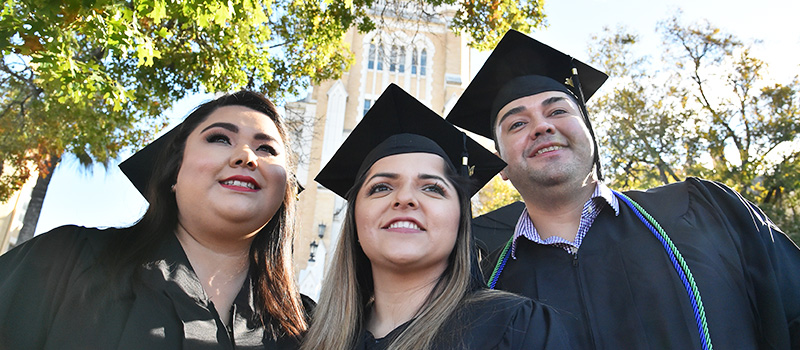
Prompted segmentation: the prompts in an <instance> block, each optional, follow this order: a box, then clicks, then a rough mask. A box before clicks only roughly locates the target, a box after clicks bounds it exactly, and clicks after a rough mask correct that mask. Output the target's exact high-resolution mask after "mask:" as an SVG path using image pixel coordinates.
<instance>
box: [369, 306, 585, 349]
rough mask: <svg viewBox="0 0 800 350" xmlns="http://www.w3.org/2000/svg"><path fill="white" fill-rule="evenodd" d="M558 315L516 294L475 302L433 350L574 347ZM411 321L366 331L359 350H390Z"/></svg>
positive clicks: (447, 326) (449, 325)
mask: <svg viewBox="0 0 800 350" xmlns="http://www.w3.org/2000/svg"><path fill="white" fill-rule="evenodd" d="M483 293H485V292H483ZM557 317H560V316H559V315H558V314H557V313H556V312H554V311H553V309H551V308H549V307H545V306H542V304H539V303H534V302H532V301H531V300H530V299H528V298H523V297H520V296H517V295H512V294H505V295H503V296H500V297H495V298H492V299H482V300H478V301H474V302H471V303H467V304H466V305H465V306H464V307H463V308H462V309H461V310H460V313H459V314H458V315H457V316H456V317H453V318H452V319H451V320H449V321H448V322H447V323H445V325H444V327H443V329H445V330H446V331H445V332H444V333H442V334H441V335H440V336H438V337H437V338H435V340H434V344H433V347H432V349H434V350H449V349H463V350H468V349H472V350H503V349H570V347H569V346H568V340H567V334H566V333H565V332H564V329H563V328H562V327H561V323H560V322H557V321H554V318H557ZM411 322H412V321H408V322H406V323H404V324H402V325H400V326H399V327H397V328H395V329H394V330H392V331H391V332H390V333H389V334H387V335H386V336H385V337H383V338H380V339H375V337H373V336H372V333H370V332H369V331H366V330H362V331H361V334H360V336H359V341H358V344H357V345H356V347H355V349H356V350H384V349H387V348H388V347H389V345H390V344H391V342H392V340H393V339H395V338H396V337H397V336H399V335H400V333H402V332H403V331H404V330H405V329H406V327H408V325H409V324H410V323H411Z"/></svg>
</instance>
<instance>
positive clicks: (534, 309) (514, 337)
mask: <svg viewBox="0 0 800 350" xmlns="http://www.w3.org/2000/svg"><path fill="white" fill-rule="evenodd" d="M459 316H460V317H459V319H458V324H459V325H461V327H462V331H463V332H464V333H463V336H462V337H463V339H464V341H465V343H466V344H469V345H470V346H469V348H472V349H496V348H511V349H528V348H536V349H543V348H566V347H560V345H558V344H566V334H565V333H564V329H563V325H562V323H561V320H560V317H559V316H558V313H557V312H556V311H554V310H553V309H552V308H550V307H549V306H546V305H544V304H542V303H539V302H537V301H534V300H531V299H530V298H526V297H523V296H519V295H516V294H512V293H508V292H501V291H495V290H482V291H477V292H475V293H473V294H472V295H471V296H469V297H468V300H467V301H466V302H465V305H464V308H463V311H462V312H461V313H459ZM553 345H556V346H555V347H553Z"/></svg>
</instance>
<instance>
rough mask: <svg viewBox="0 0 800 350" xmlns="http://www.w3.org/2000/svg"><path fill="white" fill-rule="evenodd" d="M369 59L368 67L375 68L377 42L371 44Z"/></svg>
mask: <svg viewBox="0 0 800 350" xmlns="http://www.w3.org/2000/svg"><path fill="white" fill-rule="evenodd" d="M368 57H369V58H368V61H367V69H374V68H375V44H369V56H368Z"/></svg>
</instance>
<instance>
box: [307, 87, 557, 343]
mask: <svg viewBox="0 0 800 350" xmlns="http://www.w3.org/2000/svg"><path fill="white" fill-rule="evenodd" d="M504 166H505V163H503V162H502V161H500V160H499V158H497V157H496V156H494V155H493V154H491V153H490V152H489V151H487V150H486V149H484V148H483V147H482V146H480V145H479V144H477V143H476V142H474V141H473V140H471V139H469V138H468V137H466V135H464V134H463V133H462V132H460V131H458V130H457V129H455V128H454V127H453V126H452V125H450V124H448V123H447V122H445V121H444V120H443V119H442V118H441V117H439V116H438V115H436V113H435V112H433V111H431V110H430V109H428V108H427V107H425V106H424V105H423V104H422V103H420V102H419V101H417V100H416V99H414V98H413V97H411V96H410V95H408V94H407V93H406V92H405V91H403V90H402V89H400V88H399V87H397V86H396V85H390V86H389V88H387V90H386V91H385V92H384V93H383V95H381V97H380V98H379V99H378V100H377V101H376V103H375V105H374V106H373V107H372V108H370V111H369V112H368V113H367V115H366V116H365V117H364V118H363V119H362V120H361V122H360V123H359V124H358V126H357V127H356V128H355V129H354V130H353V131H352V133H351V134H350V136H349V137H348V138H347V140H346V141H345V142H344V144H342V146H341V147H340V148H339V150H338V151H337V152H336V154H335V155H334V156H333V158H331V160H330V162H329V163H328V164H327V165H326V166H325V168H324V169H323V170H322V171H321V172H320V174H319V175H318V176H317V178H316V180H317V181H318V182H319V183H321V184H322V185H323V186H325V187H327V188H328V189H330V190H331V191H333V192H335V193H337V194H338V195H340V196H342V197H344V198H346V199H347V201H348V208H347V214H346V217H345V221H344V224H343V228H342V233H341V235H340V236H339V240H338V243H337V245H336V248H335V250H334V255H333V259H332V261H331V266H330V268H329V270H328V272H327V275H326V277H325V281H324V282H323V286H322V293H321V295H320V300H319V306H318V307H317V308H316V310H315V311H314V317H313V320H312V324H311V327H310V328H309V332H308V335H307V336H306V338H305V339H304V343H303V347H302V349H308V350H311V349H314V350H319V349H330V350H333V349H336V350H340V349H380V350H382V349H476V350H477V349H480V350H484V349H567V348H568V345H567V337H566V334H564V331H563V329H562V327H561V324H560V322H559V320H558V319H557V316H556V315H555V313H554V311H553V310H551V309H549V308H547V307H545V306H543V305H541V304H539V303H537V302H534V301H532V300H530V299H527V298H524V297H520V296H516V295H513V294H509V293H505V292H497V291H489V290H487V289H486V288H485V286H484V284H483V283H482V277H481V275H480V271H479V270H478V267H477V259H476V257H475V246H474V243H473V241H472V237H471V234H470V232H469V223H470V204H469V198H470V196H471V195H472V194H474V193H475V192H476V191H477V190H478V189H480V187H482V186H483V184H485V183H486V182H487V181H488V180H489V179H491V178H492V177H493V176H494V175H495V174H496V173H497V172H499V171H500V170H501V169H502V168H503V167H504ZM331 325H335V327H331Z"/></svg>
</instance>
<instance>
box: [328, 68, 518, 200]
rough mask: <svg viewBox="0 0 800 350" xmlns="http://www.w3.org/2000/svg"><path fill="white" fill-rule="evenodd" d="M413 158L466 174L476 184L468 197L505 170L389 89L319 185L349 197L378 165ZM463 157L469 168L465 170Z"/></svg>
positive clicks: (471, 142)
mask: <svg viewBox="0 0 800 350" xmlns="http://www.w3.org/2000/svg"><path fill="white" fill-rule="evenodd" d="M415 152H422V153H433V154H438V155H439V156H441V157H442V158H444V159H445V160H447V161H449V162H450V163H451V164H452V165H453V166H454V167H455V169H457V170H459V169H462V168H464V169H468V170H466V171H467V172H468V174H465V176H468V177H469V178H470V179H471V180H472V181H471V188H469V189H466V190H467V194H468V195H469V196H470V197H471V196H472V195H473V194H475V192H477V191H478V190H480V189H481V187H483V185H484V184H486V182H488V181H489V180H490V179H491V178H492V177H493V176H494V175H495V174H497V173H498V172H500V170H502V169H503V168H504V167H505V166H506V164H505V163H504V162H503V161H502V160H500V158H498V157H497V156H495V155H494V154H492V153H491V152H489V151H488V150H487V149H486V148H484V147H483V146H481V145H480V144H478V143H477V142H475V141H474V140H472V139H471V138H469V137H468V136H466V134H464V133H463V132H461V131H459V130H458V129H456V128H455V127H454V126H453V125H451V124H450V123H448V122H447V121H445V120H444V119H443V118H442V117H441V116H439V115H438V114H436V112H434V111H432V110H431V109H430V108H428V107H426V106H425V105H423V104H422V103H421V102H419V101H418V100H417V99H416V98H414V97H413V96H411V95H409V94H408V93H407V92H405V91H403V89H401V88H400V87H399V86H397V85H395V84H391V85H389V87H388V88H386V90H385V91H384V92H383V94H381V96H380V97H379V98H378V100H377V101H375V104H374V105H373V106H372V108H370V109H369V112H367V115H365V116H364V118H363V119H362V120H361V122H360V123H359V124H358V125H357V126H356V128H355V129H353V131H352V132H351V133H350V136H348V137H347V140H345V141H344V143H342V146H341V147H339V149H338V150H337V151H336V154H334V155H333V157H332V158H331V160H330V161H329V162H328V164H327V165H325V168H323V169H322V171H320V172H319V175H317V177H316V179H315V180H316V181H317V182H319V183H320V184H322V185H323V186H325V187H326V188H328V189H330V190H331V191H333V192H335V193H336V194H338V195H339V196H342V197H345V196H346V194H347V192H348V191H349V190H350V188H351V187H353V185H354V184H355V182H356V181H357V179H358V177H359V176H360V175H362V173H363V172H365V171H367V169H369V167H371V166H372V164H373V163H375V162H376V161H377V160H379V159H381V158H383V157H386V156H390V155H394V154H402V153H415ZM465 157H466V158H467V159H466V161H467V164H463V160H464V158H465ZM409 166H413V164H409ZM459 172H463V171H462V170H459Z"/></svg>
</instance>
